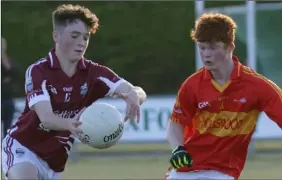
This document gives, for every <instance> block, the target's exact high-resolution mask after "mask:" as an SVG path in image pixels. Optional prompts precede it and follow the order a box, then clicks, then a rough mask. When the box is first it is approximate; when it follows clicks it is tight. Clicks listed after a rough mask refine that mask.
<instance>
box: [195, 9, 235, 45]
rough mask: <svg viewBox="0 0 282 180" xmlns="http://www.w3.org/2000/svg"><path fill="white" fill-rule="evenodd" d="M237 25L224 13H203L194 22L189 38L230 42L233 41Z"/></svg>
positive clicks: (198, 40) (197, 40) (200, 40)
mask: <svg viewBox="0 0 282 180" xmlns="http://www.w3.org/2000/svg"><path fill="white" fill-rule="evenodd" d="M236 28H237V25H236V23H235V21H234V20H233V19H232V18H231V17H229V16H226V15H224V14H220V13H205V14H202V15H201V16H200V17H199V19H198V20H197V21H196V22H195V28H194V29H192V31H191V34H190V35H191V38H192V40H194V41H196V42H223V43H225V44H231V43H234V41H235V32H236Z"/></svg>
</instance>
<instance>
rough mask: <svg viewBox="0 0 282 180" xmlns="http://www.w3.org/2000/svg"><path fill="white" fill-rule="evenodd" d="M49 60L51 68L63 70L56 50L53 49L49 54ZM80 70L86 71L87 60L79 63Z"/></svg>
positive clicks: (82, 59)
mask: <svg viewBox="0 0 282 180" xmlns="http://www.w3.org/2000/svg"><path fill="white" fill-rule="evenodd" d="M47 60H48V62H49V66H50V67H51V68H53V69H59V68H61V66H60V63H59V60H58V57H57V56H56V54H55V48H53V49H51V50H50V52H49V53H48V57H47ZM78 68H79V69H82V70H83V69H86V68H87V67H86V64H85V59H84V58H81V59H80V60H79V62H78Z"/></svg>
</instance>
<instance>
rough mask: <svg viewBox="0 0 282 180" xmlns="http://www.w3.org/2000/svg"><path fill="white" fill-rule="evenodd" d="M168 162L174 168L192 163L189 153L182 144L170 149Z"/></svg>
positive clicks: (189, 165)
mask: <svg viewBox="0 0 282 180" xmlns="http://www.w3.org/2000/svg"><path fill="white" fill-rule="evenodd" d="M170 164H171V166H172V167H173V168H174V169H178V168H182V167H186V166H188V167H191V166H192V164H193V160H192V157H191V155H190V154H189V153H188V152H187V150H186V149H185V147H184V146H178V147H177V148H175V149H174V150H173V151H172V156H171V158H170Z"/></svg>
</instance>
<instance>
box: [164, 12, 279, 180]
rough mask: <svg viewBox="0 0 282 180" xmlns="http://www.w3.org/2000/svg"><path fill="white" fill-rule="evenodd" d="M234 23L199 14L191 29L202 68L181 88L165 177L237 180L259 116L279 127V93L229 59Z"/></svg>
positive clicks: (169, 132) (171, 125) (171, 126)
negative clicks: (168, 167) (264, 115)
mask: <svg viewBox="0 0 282 180" xmlns="http://www.w3.org/2000/svg"><path fill="white" fill-rule="evenodd" d="M235 30H236V23H235V22H234V21H233V20H232V19H231V18H230V17H228V16H226V15H223V14H217V13H208V14H203V15H202V16H201V17H200V18H199V19H198V20H197V21H196V23H195V29H193V30H192V31H191V38H192V39H193V40H194V41H195V42H196V43H197V45H198V48H199V52H200V56H201V59H202V61H203V64H204V67H203V68H202V69H200V70H199V71H198V72H196V73H194V74H193V75H191V76H190V77H188V78H187V79H186V80H185V82H184V83H183V84H182V85H181V87H180V89H179V92H178V95H177V99H176V103H175V105H174V109H173V113H172V115H171V120H170V121H169V123H168V126H167V138H168V142H169V144H170V145H171V147H172V148H173V152H172V156H171V159H170V164H171V168H170V171H169V172H168V174H167V176H166V179H168V180H169V179H217V180H218V179H238V178H239V176H240V173H241V172H242V169H243V167H244V164H245V161H246V155H247V152H248V150H247V149H248V145H249V143H250V140H251V136H252V134H253V132H254V129H255V126H256V122H257V119H258V115H259V112H262V111H264V112H265V113H266V114H267V115H268V117H269V118H271V119H272V120H273V121H275V122H276V123H277V124H278V126H279V127H281V128H282V92H281V89H280V88H279V87H278V86H277V85H276V84H275V83H273V82H272V81H270V80H269V79H267V78H265V77H264V76H262V75H260V74H258V73H256V72H255V71H253V70H251V69H249V68H248V67H246V66H244V65H242V64H241V63H240V62H239V60H238V59H237V57H236V56H234V55H233V51H234V48H235V45H234V39H235Z"/></svg>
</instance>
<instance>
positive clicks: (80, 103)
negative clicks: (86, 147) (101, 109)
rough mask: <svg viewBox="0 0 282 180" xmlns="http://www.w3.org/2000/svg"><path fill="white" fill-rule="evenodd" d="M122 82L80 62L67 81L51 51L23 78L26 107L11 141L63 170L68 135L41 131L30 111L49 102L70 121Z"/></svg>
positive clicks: (98, 67)
mask: <svg viewBox="0 0 282 180" xmlns="http://www.w3.org/2000/svg"><path fill="white" fill-rule="evenodd" d="M123 82H125V80H124V79H122V78H120V77H119V76H118V75H117V74H115V73H114V72H113V71H112V70H110V69H109V68H107V67H105V66H101V65H98V64H97V63H93V62H92V61H89V60H86V59H81V60H80V61H79V63H78V67H77V72H76V73H75V74H74V75H73V76H72V77H68V76H67V75H66V74H65V73H64V72H63V71H62V69H61V68H60V64H59V61H58V59H57V57H56V55H55V49H53V50H51V51H50V52H49V53H48V56H47V57H45V58H43V59H40V60H39V61H37V62H35V63H34V64H32V65H31V66H29V67H28V69H27V71H26V74H25V92H26V106H25V109H24V112H23V113H22V115H21V116H20V117H19V119H18V121H17V122H16V123H15V125H13V126H12V127H11V129H10V131H9V134H10V136H11V137H12V138H15V139H16V140H18V141H19V142H20V143H21V144H22V145H24V146H25V147H27V148H29V149H30V150H31V151H33V152H34V153H35V154H37V155H38V156H39V157H40V158H42V159H43V160H45V161H46V162H47V163H48V165H49V167H50V168H51V169H53V170H54V171H56V172H61V171H63V170H64V168H65V164H66V161H67V158H68V153H69V151H70V149H71V146H72V144H73V142H74V137H73V136H72V135H71V134H70V132H69V131H54V130H49V129H46V128H44V127H43V125H42V124H41V122H40V120H39V118H38V116H37V114H36V113H35V111H34V110H33V109H32V107H33V105H35V104H36V103H38V102H40V101H46V100H47V101H50V102H51V104H52V108H53V112H54V114H56V115H59V116H61V117H63V118H71V117H74V116H75V115H76V114H77V113H78V112H79V111H80V110H81V109H82V108H84V107H86V106H89V105H90V104H92V103H93V102H94V101H96V100H98V99H99V98H103V97H105V96H111V95H113V92H114V91H115V88H116V87H117V86H119V84H121V83H123Z"/></svg>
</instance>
